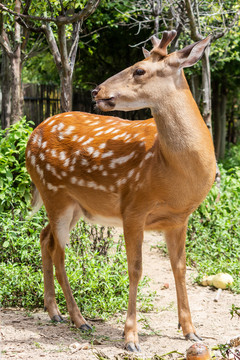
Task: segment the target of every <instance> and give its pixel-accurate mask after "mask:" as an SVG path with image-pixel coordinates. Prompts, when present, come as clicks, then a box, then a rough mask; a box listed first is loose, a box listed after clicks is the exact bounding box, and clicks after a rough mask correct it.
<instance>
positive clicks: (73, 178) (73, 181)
mask: <svg viewBox="0 0 240 360" xmlns="http://www.w3.org/2000/svg"><path fill="white" fill-rule="evenodd" d="M70 181H71V183H72V184H76V182H77V178H76V177H75V176H73V177H71V179H70Z"/></svg>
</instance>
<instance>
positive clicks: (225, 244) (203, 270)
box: [186, 165, 240, 293]
mask: <svg viewBox="0 0 240 360" xmlns="http://www.w3.org/2000/svg"><path fill="white" fill-rule="evenodd" d="M220 171H221V195H220V200H219V201H218V202H216V198H217V194H218V189H217V188H216V186H215V185H214V186H213V188H212V190H211V191H210V193H209V195H208V197H207V199H206V200H205V201H204V202H203V203H202V204H201V205H200V206H199V208H198V209H197V210H196V211H195V212H194V214H193V215H192V216H191V217H190V221H189V228H188V235H187V244H186V249H187V259H188V263H189V264H191V265H194V266H196V268H197V270H198V277H197V280H200V278H201V277H202V275H203V274H208V275H211V274H216V273H218V272H227V273H229V274H231V275H232V276H233V277H234V284H233V286H232V289H233V290H234V291H236V292H239V293H240V277H239V273H240V258H239V254H240V182H239V178H240V168H239V167H237V166H236V167H235V168H232V169H230V170H225V169H224V168H223V166H222V165H220Z"/></svg>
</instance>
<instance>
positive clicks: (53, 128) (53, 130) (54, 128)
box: [51, 124, 58, 133]
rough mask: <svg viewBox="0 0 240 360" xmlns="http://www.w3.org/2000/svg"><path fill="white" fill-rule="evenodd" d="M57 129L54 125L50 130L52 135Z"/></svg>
mask: <svg viewBox="0 0 240 360" xmlns="http://www.w3.org/2000/svg"><path fill="white" fill-rule="evenodd" d="M57 128H58V124H56V125H54V126H53V127H52V129H51V132H52V133H53V132H55V131H56V130H57Z"/></svg>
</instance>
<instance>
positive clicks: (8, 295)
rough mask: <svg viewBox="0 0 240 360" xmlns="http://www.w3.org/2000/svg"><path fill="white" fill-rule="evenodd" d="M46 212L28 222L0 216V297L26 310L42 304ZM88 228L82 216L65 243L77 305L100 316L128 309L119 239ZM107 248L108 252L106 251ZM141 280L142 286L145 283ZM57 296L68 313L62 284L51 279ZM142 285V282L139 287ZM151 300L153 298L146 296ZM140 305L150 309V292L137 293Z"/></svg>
mask: <svg viewBox="0 0 240 360" xmlns="http://www.w3.org/2000/svg"><path fill="white" fill-rule="evenodd" d="M45 217H46V216H45V215H44V211H41V214H40V215H35V216H34V218H33V219H32V220H31V221H22V220H20V219H19V218H17V217H15V219H14V221H12V222H11V221H10V218H9V217H5V216H2V217H1V220H0V221H1V226H0V228H1V232H2V235H3V245H2V249H1V252H0V277H1V284H2V285H1V288H0V297H1V299H2V305H3V306H20V307H25V308H29V309H33V308H36V307H43V274H42V269H41V250H40V244H39V233H40V229H41V228H42V226H43V222H44V220H43V219H44V218H45ZM90 229H91V228H90V227H89V226H88V225H87V224H85V222H83V221H80V222H79V223H78V225H77V227H76V228H75V229H74V231H73V233H72V235H71V242H70V246H69V247H67V248H66V271H67V274H68V278H69V281H70V284H71V287H72V290H73V295H74V297H75V299H76V302H77V304H78V306H79V308H80V310H81V311H82V312H83V313H84V314H85V315H86V316H89V317H96V316H102V317H103V318H106V317H108V316H109V315H111V314H113V313H115V312H116V311H120V310H123V309H126V308H127V302H128V275H127V259H126V253H125V249H124V246H123V244H122V240H121V239H120V240H119V241H118V242H117V243H116V242H114V241H113V240H112V239H111V238H106V237H105V238H104V239H101V238H100V241H98V240H97V241H95V245H94V246H93V241H92V239H91V236H90V233H91V232H90ZM106 248H107V252H106V251H105V250H104V249H106ZM146 283H147V281H146V279H144V281H143V283H142V286H143V285H146ZM55 287H56V299H57V302H58V304H59V307H60V309H61V311H63V312H66V302H65V298H64V295H63V292H62V289H61V287H60V285H59V284H58V282H57V281H55ZM140 289H141V286H140ZM150 299H152V297H151V296H150ZM139 301H140V307H141V308H142V309H143V310H144V309H146V308H147V309H150V308H151V307H152V305H151V303H150V302H149V294H146V295H142V294H141V291H140V295H139Z"/></svg>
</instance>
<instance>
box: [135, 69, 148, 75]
mask: <svg viewBox="0 0 240 360" xmlns="http://www.w3.org/2000/svg"><path fill="white" fill-rule="evenodd" d="M145 72H146V71H145V70H143V69H136V70H135V71H134V73H133V76H141V75H144V74H145Z"/></svg>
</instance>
